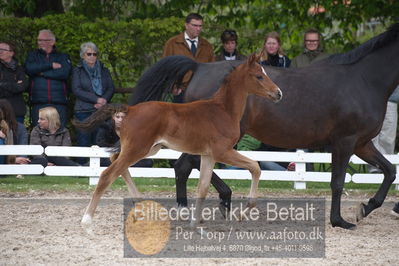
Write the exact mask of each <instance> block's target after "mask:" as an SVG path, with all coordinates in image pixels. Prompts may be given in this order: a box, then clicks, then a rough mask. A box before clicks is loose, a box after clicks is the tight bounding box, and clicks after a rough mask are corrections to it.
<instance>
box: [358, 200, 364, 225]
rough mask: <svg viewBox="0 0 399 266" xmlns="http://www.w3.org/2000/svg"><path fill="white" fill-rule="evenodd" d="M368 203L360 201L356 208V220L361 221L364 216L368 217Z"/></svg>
mask: <svg viewBox="0 0 399 266" xmlns="http://www.w3.org/2000/svg"><path fill="white" fill-rule="evenodd" d="M365 207H366V204H364V203H360V204H359V205H358V206H357V208H356V222H360V221H361V220H362V219H363V218H364V217H366V211H365V210H364V208H365Z"/></svg>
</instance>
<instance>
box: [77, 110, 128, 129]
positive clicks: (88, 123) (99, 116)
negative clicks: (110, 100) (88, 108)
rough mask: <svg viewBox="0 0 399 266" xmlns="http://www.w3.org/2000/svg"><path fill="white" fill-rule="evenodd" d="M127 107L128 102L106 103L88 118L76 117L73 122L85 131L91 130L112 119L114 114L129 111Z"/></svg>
mask: <svg viewBox="0 0 399 266" xmlns="http://www.w3.org/2000/svg"><path fill="white" fill-rule="evenodd" d="M127 109H128V106H127V105H126V104H106V105H104V106H103V107H101V108H100V109H98V110H97V111H95V112H94V113H93V114H92V115H91V116H89V117H88V118H86V120H83V121H78V120H76V119H74V120H72V124H73V125H74V126H75V127H77V128H79V129H81V130H83V131H87V132H90V131H93V130H95V129H96V128H98V127H99V126H100V125H101V124H102V123H103V122H104V121H106V120H108V119H110V118H111V117H112V115H113V114H115V113H118V112H127Z"/></svg>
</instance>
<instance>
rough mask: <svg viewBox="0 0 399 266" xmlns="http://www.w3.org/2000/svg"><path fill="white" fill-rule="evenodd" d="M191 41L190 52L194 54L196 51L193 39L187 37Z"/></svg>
mask: <svg viewBox="0 0 399 266" xmlns="http://www.w3.org/2000/svg"><path fill="white" fill-rule="evenodd" d="M187 40H189V41H190V42H191V53H192V54H193V56H195V52H196V51H197V46H195V40H194V41H192V40H190V39H187Z"/></svg>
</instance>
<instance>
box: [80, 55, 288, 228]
mask: <svg viewBox="0 0 399 266" xmlns="http://www.w3.org/2000/svg"><path fill="white" fill-rule="evenodd" d="M258 62H259V58H258V56H256V55H255V54H253V55H251V56H250V57H249V59H248V60H247V61H246V62H245V63H243V64H241V65H239V66H237V68H236V69H234V70H233V71H232V72H231V73H230V74H229V75H228V77H227V78H226V79H225V81H224V83H223V84H222V86H221V88H220V89H219V90H218V91H217V92H216V93H215V95H214V96H213V97H212V98H211V99H208V100H200V101H196V102H192V103H185V104H173V103H166V102H145V103H141V104H138V105H135V106H131V107H129V109H128V113H127V115H126V117H125V119H124V121H123V124H122V127H121V130H120V145H121V146H120V152H119V154H115V155H114V156H113V162H112V164H111V165H110V166H109V167H108V168H107V169H106V170H104V172H103V173H102V174H101V176H100V179H99V182H98V184H97V187H96V189H95V191H94V194H93V196H92V199H91V201H90V203H89V206H88V207H87V209H86V212H85V214H84V216H83V218H82V225H84V226H85V227H86V228H88V226H90V224H91V222H92V217H93V215H94V212H95V209H96V207H97V205H98V202H99V200H100V198H101V196H102V194H103V193H104V191H105V189H106V188H107V187H108V186H109V185H111V184H112V183H113V182H114V181H115V179H116V178H118V176H120V175H122V177H123V179H124V180H125V182H126V183H127V185H128V188H129V191H130V193H131V194H132V196H133V197H136V196H137V192H138V191H137V189H136V187H135V185H134V183H133V181H132V180H131V178H130V174H129V171H128V167H129V166H130V165H132V164H134V163H136V162H137V161H139V160H141V159H143V158H145V157H147V156H151V155H154V154H156V153H157V152H158V151H159V150H160V149H161V147H168V148H170V149H174V150H177V151H181V152H185V153H190V154H199V155H201V168H200V178H199V182H198V189H197V200H196V206H195V209H196V211H195V214H194V219H193V220H192V222H191V225H192V226H195V225H196V224H197V223H198V221H199V214H200V211H201V210H202V205H203V201H204V199H205V197H206V195H207V193H208V188H209V184H210V178H211V175H212V170H213V167H214V165H215V162H221V163H225V164H229V165H234V166H237V167H240V168H245V169H248V170H249V171H250V172H251V175H252V183H251V190H250V193H249V206H254V204H255V202H256V197H257V188H258V182H259V177H260V173H261V171H260V168H259V166H258V163H257V162H255V161H253V160H251V159H249V158H247V157H245V156H243V155H241V154H240V153H238V152H237V151H236V150H234V149H233V147H234V145H235V144H236V143H237V141H238V139H239V137H240V120H241V117H242V115H243V113H244V109H245V104H246V102H247V97H248V95H249V94H255V95H258V96H261V97H265V98H268V99H271V100H273V101H274V102H278V101H279V100H281V98H282V92H281V90H280V89H279V88H278V86H277V85H276V84H274V83H273V82H272V81H271V79H270V78H269V77H268V76H267V74H266V72H265V71H264V69H263V68H262V67H261V65H260V64H259V63H258ZM110 106H111V105H108V106H105V107H103V108H102V109H100V110H98V111H97V112H96V113H101V112H108V116H109V115H110V114H111V112H112V108H111V107H110ZM96 113H95V114H93V116H94V117H95V116H96ZM97 117H101V119H104V117H105V116H104V115H102V116H101V115H99V114H97ZM90 119H92V120H93V119H94V118H88V119H87V121H89V120H90ZM85 122H86V121H84V122H82V124H84V123H85ZM87 123H88V122H87ZM78 126H79V125H78Z"/></svg>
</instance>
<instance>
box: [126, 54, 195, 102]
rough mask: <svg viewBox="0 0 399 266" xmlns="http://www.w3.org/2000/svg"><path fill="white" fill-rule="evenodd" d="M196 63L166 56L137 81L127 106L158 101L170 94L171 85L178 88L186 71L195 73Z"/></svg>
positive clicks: (185, 58)
mask: <svg viewBox="0 0 399 266" xmlns="http://www.w3.org/2000/svg"><path fill="white" fill-rule="evenodd" d="M197 67H198V63H197V62H195V61H194V60H192V59H191V58H189V57H187V56H182V55H174V56H167V57H164V58H162V59H161V60H159V61H158V62H157V63H155V64H154V65H153V66H151V67H150V68H149V69H148V70H146V71H145V72H144V74H143V75H142V76H141V77H140V79H139V80H138V81H137V85H136V87H135V88H134V91H133V93H132V96H131V97H130V99H129V105H135V104H138V103H141V102H146V101H159V100H161V99H162V96H163V95H164V94H165V93H170V92H171V90H172V88H173V85H174V84H176V85H177V86H179V84H180V83H181V81H182V79H183V77H184V75H185V74H186V73H187V72H188V71H190V70H191V71H192V72H195V71H196V70H197Z"/></svg>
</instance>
